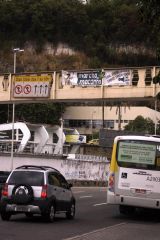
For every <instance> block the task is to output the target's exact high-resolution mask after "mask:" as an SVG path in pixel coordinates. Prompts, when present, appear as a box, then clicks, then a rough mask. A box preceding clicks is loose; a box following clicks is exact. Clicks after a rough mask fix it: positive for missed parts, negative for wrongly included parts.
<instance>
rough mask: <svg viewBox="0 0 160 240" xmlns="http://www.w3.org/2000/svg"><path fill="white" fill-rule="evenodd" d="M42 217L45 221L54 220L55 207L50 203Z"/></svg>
mask: <svg viewBox="0 0 160 240" xmlns="http://www.w3.org/2000/svg"><path fill="white" fill-rule="evenodd" d="M42 217H44V219H45V220H46V221H47V222H54V218H55V207H54V205H53V204H52V205H51V206H50V207H49V208H48V211H47V212H46V213H43V214H42Z"/></svg>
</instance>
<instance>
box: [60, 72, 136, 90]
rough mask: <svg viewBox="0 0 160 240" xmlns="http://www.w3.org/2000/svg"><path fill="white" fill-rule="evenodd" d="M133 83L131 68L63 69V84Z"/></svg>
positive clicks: (110, 84) (123, 84) (114, 84)
mask: <svg viewBox="0 0 160 240" xmlns="http://www.w3.org/2000/svg"><path fill="white" fill-rule="evenodd" d="M131 83H132V71H131V70H118V69H117V70H104V69H101V70H94V71H81V72H78V71H77V72H73V71H62V85H63V86H64V85H75V86H88V87H89V86H90V87H92V86H101V85H104V86H126V85H131Z"/></svg>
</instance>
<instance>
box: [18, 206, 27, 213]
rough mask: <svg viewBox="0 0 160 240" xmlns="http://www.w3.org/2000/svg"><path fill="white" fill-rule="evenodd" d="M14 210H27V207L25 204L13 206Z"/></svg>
mask: <svg viewBox="0 0 160 240" xmlns="http://www.w3.org/2000/svg"><path fill="white" fill-rule="evenodd" d="M15 211H19V212H28V211H29V209H28V207H27V206H15Z"/></svg>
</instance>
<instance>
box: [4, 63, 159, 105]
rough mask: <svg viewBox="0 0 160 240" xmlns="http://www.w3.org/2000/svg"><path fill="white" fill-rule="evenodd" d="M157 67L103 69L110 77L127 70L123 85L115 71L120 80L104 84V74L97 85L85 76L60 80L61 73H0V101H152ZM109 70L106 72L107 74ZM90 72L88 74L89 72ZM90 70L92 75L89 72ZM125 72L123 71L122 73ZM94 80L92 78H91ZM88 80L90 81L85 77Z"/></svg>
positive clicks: (122, 79) (155, 86)
mask: <svg viewBox="0 0 160 240" xmlns="http://www.w3.org/2000/svg"><path fill="white" fill-rule="evenodd" d="M159 70H160V67H142V68H128V69H126V68H125V69H124V68H123V69H120V68H119V69H103V71H105V74H106V75H105V76H106V77H107V80H109V73H111V72H114V74H115V72H123V71H125V72H128V73H127V74H129V75H128V76H129V77H130V79H129V84H127V85H125V84H124V82H123V81H125V79H124V77H126V76H123V78H122V77H121V76H120V73H118V75H117V76H119V77H118V78H119V80H120V78H121V81H120V82H121V83H119V84H118V85H117V82H116V84H115V83H114V84H110V85H109V84H108V85H107V84H106V79H104V80H103V77H102V78H100V76H98V77H99V80H97V82H101V83H100V84H99V83H98V84H92V83H91V84H86V83H85V84H83V83H84V82H85V81H84V79H83V80H82V79H81V81H80V82H82V84H81V83H80V84H79V83H78V84H77V85H76V84H71V83H65V84H64V83H63V79H62V75H63V73H62V72H47V73H21V74H4V75H1V76H0V96H1V98H0V102H1V103H12V102H15V103H22V102H25V103H26V102H42V101H43V102H45V101H46V102H48V101H52V102H84V101H98V102H106V103H107V102H109V103H112V104H114V103H116V102H122V101H123V102H124V101H134V102H135V101H139V100H143V101H144V100H152V99H154V98H155V97H156V96H157V94H158V93H159V92H160V85H159V84H153V77H154V76H156V75H157V74H158V73H159ZM98 71H99V72H100V73H102V74H103V71H102V70H101V71H100V70H81V71H77V72H75V71H68V73H70V74H71V73H72V75H73V73H75V74H79V76H81V78H82V77H83V78H84V77H85V76H86V75H87V74H88V76H89V77H90V76H91V75H92V76H94V77H95V72H96V74H98ZM107 72H108V75H107ZM90 73H91V74H90ZM92 73H93V74H92ZM125 74H126V73H125ZM92 80H93V81H92V82H93V83H94V80H95V79H92ZM88 81H90V80H88Z"/></svg>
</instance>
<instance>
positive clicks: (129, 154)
mask: <svg viewBox="0 0 160 240" xmlns="http://www.w3.org/2000/svg"><path fill="white" fill-rule="evenodd" d="M117 163H118V165H119V166H121V167H131V168H140V169H155V170H158V169H160V145H159V143H156V142H150V141H143V140H120V141H119V142H118V146H117Z"/></svg>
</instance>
